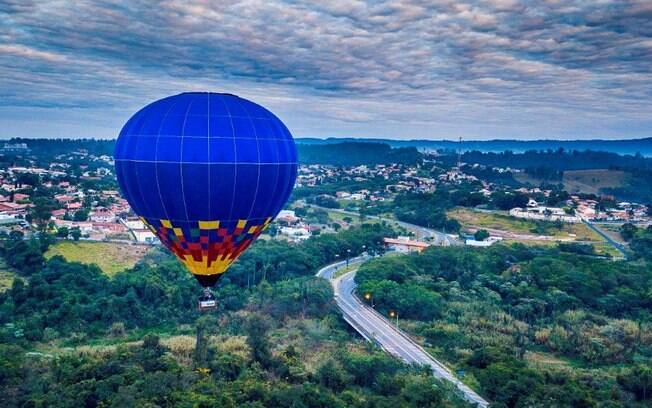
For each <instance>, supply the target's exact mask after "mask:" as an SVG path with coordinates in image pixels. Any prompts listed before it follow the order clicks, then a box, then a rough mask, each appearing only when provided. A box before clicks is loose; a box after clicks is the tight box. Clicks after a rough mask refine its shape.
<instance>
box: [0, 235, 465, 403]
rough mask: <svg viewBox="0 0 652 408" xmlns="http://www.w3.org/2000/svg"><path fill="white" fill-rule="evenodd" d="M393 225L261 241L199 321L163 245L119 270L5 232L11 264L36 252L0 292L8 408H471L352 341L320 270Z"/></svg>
mask: <svg viewBox="0 0 652 408" xmlns="http://www.w3.org/2000/svg"><path fill="white" fill-rule="evenodd" d="M392 234H394V232H393V231H392V230H391V229H390V228H389V227H388V226H385V225H381V224H374V225H369V224H363V225H362V226H360V227H356V228H351V229H349V230H347V231H342V232H340V233H338V234H331V235H325V236H318V237H313V238H311V239H309V240H308V241H306V242H305V243H303V244H300V245H291V244H287V243H283V242H279V241H268V242H265V241H261V242H258V243H256V244H255V245H254V246H253V247H252V248H251V250H250V251H248V252H247V253H246V254H245V255H243V257H242V259H241V260H240V261H239V262H238V263H237V264H235V265H234V267H233V268H232V270H231V271H230V273H229V275H228V278H225V279H224V280H223V282H224V283H223V284H222V285H221V286H220V287H219V290H217V292H216V297H217V299H218V302H219V310H218V311H217V312H216V313H214V314H211V315H208V316H201V317H200V315H199V314H198V312H197V311H196V308H195V301H196V296H197V292H198V286H197V284H196V282H195V281H194V279H193V278H192V277H191V275H190V274H188V273H187V271H185V270H184V269H183V267H182V266H181V265H180V263H179V262H178V261H176V260H174V259H173V258H172V257H171V256H170V255H169V254H167V253H164V252H162V251H160V250H155V251H152V252H150V253H149V255H148V256H146V257H145V259H144V260H143V261H141V262H140V263H139V264H137V265H136V267H135V268H133V269H130V270H126V271H124V272H121V273H118V274H117V275H115V276H114V277H112V278H109V277H107V276H106V275H104V274H103V273H102V272H101V271H100V270H99V269H98V268H97V267H96V266H94V265H83V264H79V263H72V262H67V261H65V260H64V259H63V258H61V257H58V256H56V257H53V258H51V259H50V260H48V261H45V260H44V258H43V252H44V251H45V250H46V249H47V246H48V245H49V243H50V242H51V240H50V239H47V238H41V239H33V240H30V241H23V240H20V241H19V240H18V237H17V236H13V237H4V239H3V242H2V248H3V253H2V255H3V256H4V257H5V258H6V259H7V260H8V261H16V260H17V259H31V261H30V262H26V263H21V262H14V264H15V265H16V266H17V267H19V268H20V269H19V270H18V272H19V274H20V275H19V277H18V278H17V279H15V281H14V284H13V286H12V287H11V289H9V290H8V291H6V292H4V293H2V294H0V324H1V325H0V406H3V407H25V406H34V407H40V406H43V407H45V406H80V405H83V406H87V407H98V406H116V407H123V406H187V407H215V406H219V407H236V406H251V407H261V406H269V407H349V406H352V407H372V406H409V407H423V406H432V407H441V406H443V407H462V406H466V404H465V403H464V402H462V401H461V400H460V399H459V398H458V397H457V396H456V394H455V392H454V391H453V390H452V387H451V385H450V384H444V383H440V382H438V381H437V380H435V379H434V378H433V377H432V375H430V373H429V372H428V371H427V370H424V369H421V368H419V367H409V366H406V365H404V364H402V363H400V362H399V361H397V360H395V359H393V358H391V357H389V356H387V355H385V354H384V353H382V352H380V351H378V350H374V349H373V348H372V347H370V346H369V345H368V344H366V343H364V342H362V341H361V340H360V339H359V338H357V337H356V336H352V335H351V332H350V331H349V329H348V326H346V324H345V323H344V322H343V321H342V320H341V319H340V318H339V316H338V314H337V312H336V308H335V307H334V304H333V300H332V299H333V293H332V289H331V287H330V285H329V283H328V282H327V281H325V280H322V279H318V278H315V277H314V273H315V270H316V269H317V268H318V267H319V266H321V265H322V264H324V263H327V262H329V261H332V260H334V259H336V258H337V256H338V255H339V254H340V253H342V251H346V250H347V249H349V250H351V252H352V255H355V254H358V253H360V252H361V251H362V249H363V246H365V247H366V248H367V249H369V250H370V251H371V252H379V251H382V249H381V247H380V246H379V243H380V241H381V239H382V237H383V236H386V235H392ZM23 244H24V245H23ZM21 265H25V267H21ZM28 265H29V266H28Z"/></svg>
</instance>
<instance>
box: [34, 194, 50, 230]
mask: <svg viewBox="0 0 652 408" xmlns="http://www.w3.org/2000/svg"><path fill="white" fill-rule="evenodd" d="M56 208H57V204H56V203H55V202H54V201H53V200H52V199H49V198H46V197H37V198H35V199H34V206H33V207H32V208H31V209H30V212H29V214H28V219H29V220H31V221H32V222H34V223H36V225H37V226H38V229H39V231H45V229H46V227H47V225H48V221H49V220H50V217H52V211H53V210H55V209H56Z"/></svg>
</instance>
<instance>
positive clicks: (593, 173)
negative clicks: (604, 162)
mask: <svg viewBox="0 0 652 408" xmlns="http://www.w3.org/2000/svg"><path fill="white" fill-rule="evenodd" d="M626 177H627V173H625V172H624V171H619V170H606V169H592V170H568V171H565V172H564V175H563V177H562V184H563V185H564V190H566V191H568V192H569V193H571V194H575V193H588V194H599V193H600V190H601V189H603V188H610V187H621V186H622V185H623V184H624V183H625V178H626ZM514 178H515V179H516V181H518V182H520V183H524V184H527V183H529V184H531V185H533V186H538V185H539V184H541V183H542V182H543V181H544V180H542V179H538V178H536V177H532V176H530V175H529V174H527V173H525V172H521V173H515V174H514Z"/></svg>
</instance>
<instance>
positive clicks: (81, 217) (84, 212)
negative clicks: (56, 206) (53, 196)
mask: <svg viewBox="0 0 652 408" xmlns="http://www.w3.org/2000/svg"><path fill="white" fill-rule="evenodd" d="M89 213H90V211H89V210H88V209H87V208H81V209H79V210H77V211H76V212H75V215H74V216H73V220H75V221H86V220H88V214H89Z"/></svg>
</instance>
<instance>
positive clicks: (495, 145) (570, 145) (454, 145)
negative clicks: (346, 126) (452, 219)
mask: <svg viewBox="0 0 652 408" xmlns="http://www.w3.org/2000/svg"><path fill="white" fill-rule="evenodd" d="M296 141H297V143H301V144H312V145H324V144H334V143H342V142H366V143H386V144H389V145H390V146H392V147H416V148H418V149H435V150H439V149H443V150H457V149H459V148H460V147H461V149H462V150H463V151H469V150H478V151H482V152H502V151H505V150H511V151H513V152H524V151H528V150H548V149H552V150H557V149H559V148H563V149H564V150H579V151H584V150H594V151H604V152H611V153H618V154H631V155H634V154H636V153H640V154H642V155H643V156H648V157H652V137H649V138H645V139H627V140H603V139H594V140H482V141H478V140H469V141H462V143H461V144H460V143H459V142H457V141H453V140H419V139H413V140H392V139H355V138H343V139H339V138H328V139H317V138H297V139H296Z"/></svg>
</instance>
